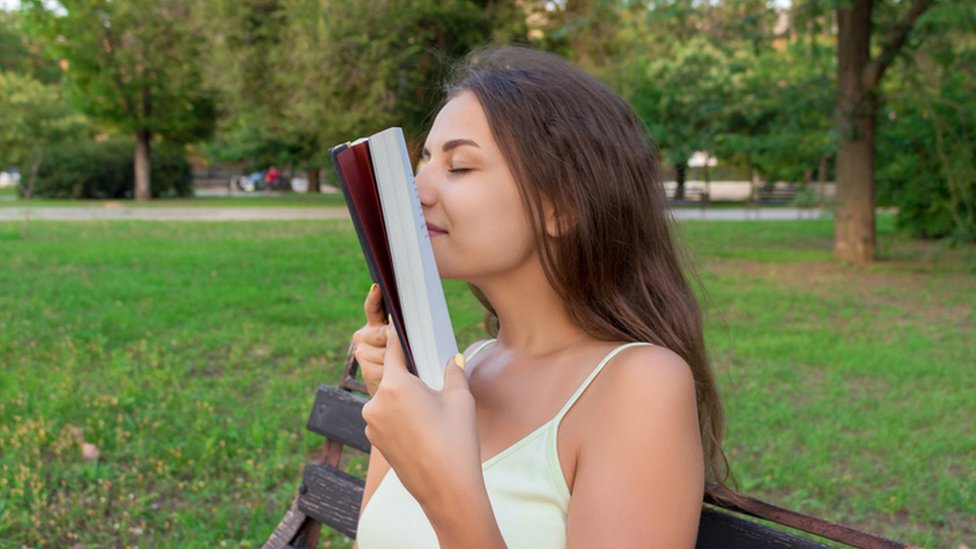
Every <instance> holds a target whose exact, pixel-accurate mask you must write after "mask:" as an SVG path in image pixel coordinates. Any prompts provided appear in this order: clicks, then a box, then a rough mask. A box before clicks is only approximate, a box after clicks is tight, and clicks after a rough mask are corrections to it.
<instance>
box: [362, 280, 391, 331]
mask: <svg viewBox="0 0 976 549" xmlns="http://www.w3.org/2000/svg"><path fill="white" fill-rule="evenodd" d="M363 311H365V313H366V324H368V325H370V326H380V325H383V324H386V317H385V316H384V315H383V293H382V292H380V287H379V286H378V285H377V284H373V285H372V286H370V287H369V293H368V294H366V302H365V303H363Z"/></svg>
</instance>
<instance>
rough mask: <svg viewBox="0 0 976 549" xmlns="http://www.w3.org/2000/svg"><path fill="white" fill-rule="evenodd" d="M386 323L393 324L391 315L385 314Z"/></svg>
mask: <svg viewBox="0 0 976 549" xmlns="http://www.w3.org/2000/svg"><path fill="white" fill-rule="evenodd" d="M386 323H387V324H393V315H386Z"/></svg>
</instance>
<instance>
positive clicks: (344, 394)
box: [264, 355, 909, 549]
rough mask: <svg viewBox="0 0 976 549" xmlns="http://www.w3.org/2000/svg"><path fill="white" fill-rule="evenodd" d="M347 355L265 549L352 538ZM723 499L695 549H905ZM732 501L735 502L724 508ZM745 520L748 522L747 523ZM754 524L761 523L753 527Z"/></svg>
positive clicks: (355, 405) (352, 391)
mask: <svg viewBox="0 0 976 549" xmlns="http://www.w3.org/2000/svg"><path fill="white" fill-rule="evenodd" d="M357 369H358V368H357V366H356V363H355V360H354V359H353V358H352V356H351V355H349V356H347V358H346V365H345V369H344V371H343V376H342V381H341V382H340V384H339V387H332V386H329V385H322V386H320V387H319V389H318V393H317V394H316V396H315V404H314V405H313V406H312V413H311V415H310V416H309V419H308V424H307V428H308V429H309V430H310V431H313V432H315V433H318V434H320V435H322V436H323V437H325V444H324V446H323V448H322V452H321V455H320V456H319V460H318V462H317V463H312V464H309V465H307V466H306V467H305V470H304V473H303V474H302V482H301V485H300V487H299V489H298V495H297V497H296V498H295V500H294V502H293V503H292V505H291V508H290V509H289V510H288V511H287V512H286V513H285V516H284V517H283V518H282V520H281V522H280V523H279V525H278V527H277V528H276V529H275V531H274V532H273V533H272V534H271V536H270V537H269V538H268V541H267V542H266V543H265V545H264V547H265V549H280V548H308V549H311V548H314V547H317V544H318V538H319V530H320V528H321V525H323V524H324V525H327V526H328V527H330V528H332V529H333V530H335V531H337V532H340V533H342V534H344V535H346V536H348V537H350V538H355V537H356V526H357V522H358V519H359V506H360V502H361V500H362V495H363V484H364V483H363V480H362V479H360V478H358V477H356V476H353V475H350V474H349V473H346V472H345V471H343V470H342V467H341V466H340V465H341V463H342V451H343V447H351V448H354V449H355V450H359V451H361V452H367V453H368V452H369V451H370V444H369V441H368V440H367V439H366V435H365V433H364V430H365V427H366V424H365V422H364V421H363V418H362V412H361V411H362V407H363V404H365V403H366V398H365V397H364V396H362V395H361V394H357V392H358V393H362V394H365V389H366V387H365V385H364V384H363V383H362V382H361V381H358V380H356V379H355V372H356V370H357ZM724 495H725V496H726V497H723V498H722V500H723V501H718V500H716V499H714V498H711V497H709V496H706V498H705V502H704V504H703V506H702V515H701V523H700V526H699V531H698V542H697V544H696V547H698V548H699V549H711V548H716V549H717V548H723V549H781V548H797V549H822V548H826V547H828V546H827V545H824V544H823V543H820V542H819V541H815V540H813V539H808V538H806V537H801V536H798V535H796V534H794V533H792V532H791V531H790V530H789V529H795V530H798V531H802V532H806V533H808V534H813V535H815V536H818V537H821V538H826V539H829V540H833V541H836V542H840V543H842V544H845V545H846V546H849V547H863V548H871V549H875V548H877V549H895V548H899V549H906V548H908V547H909V546H907V545H905V544H903V543H899V542H895V541H891V540H888V539H884V538H880V537H877V536H874V535H871V534H867V533H864V532H859V531H857V530H854V529H852V528H849V527H846V526H843V525H840V524H834V523H829V522H826V521H823V520H820V519H817V518H814V517H810V516H806V515H802V514H800V513H796V512H794V511H790V510H788V509H783V508H781V507H776V506H774V505H770V504H768V503H764V502H762V501H759V500H756V499H754V498H751V497H749V496H745V495H742V494H735V493H733V492H728V491H726V492H725V493H724ZM728 501H735V503H728ZM747 517H753V518H752V519H750V518H747ZM754 519H762V521H764V522H760V521H757V520H754Z"/></svg>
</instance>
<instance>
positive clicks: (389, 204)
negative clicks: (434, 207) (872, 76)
mask: <svg viewBox="0 0 976 549" xmlns="http://www.w3.org/2000/svg"><path fill="white" fill-rule="evenodd" d="M369 151H370V157H371V160H372V164H373V172H374V175H375V178H376V186H377V189H378V190H379V195H380V203H381V204H382V210H383V219H384V222H385V225H386V231H387V237H388V241H389V245H390V255H391V257H392V259H393V270H394V273H395V275H396V284H397V289H398V291H399V297H400V305H401V309H402V312H403V316H404V324H405V326H406V331H407V340H408V341H409V342H410V348H411V351H412V354H413V359H414V363H415V366H416V368H417V374H418V375H419V376H420V379H422V380H423V381H424V382H425V383H427V385H428V386H430V387H431V388H433V389H440V388H441V387H442V386H443V383H444V368H445V365H446V364H447V362H448V361H449V360H451V359H453V358H454V356H455V355H456V354H457V352H458V348H457V341H456V340H455V338H454V329H453V327H452V326H451V318H450V315H449V314H448V310H447V301H446V300H445V298H444V288H443V287H442V286H441V280H440V276H439V275H438V272H437V263H436V262H435V260H434V250H433V248H431V245H430V235H429V234H428V233H427V223H426V221H425V220H424V213H423V208H422V206H421V204H420V197H419V195H418V194H417V187H416V185H415V184H414V177H413V168H412V167H411V165H410V156H409V154H408V152H407V146H406V142H405V141H404V138H403V131H402V130H401V129H400V128H389V129H386V130H384V131H382V132H379V133H377V134H375V135H372V136H370V137H369Z"/></svg>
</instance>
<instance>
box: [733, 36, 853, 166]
mask: <svg viewBox="0 0 976 549" xmlns="http://www.w3.org/2000/svg"><path fill="white" fill-rule="evenodd" d="M834 57H835V52H834V48H833V47H831V46H830V45H829V44H825V43H823V42H822V41H820V40H816V39H814V40H810V41H809V42H800V41H796V42H792V43H787V44H785V47H783V48H780V49H773V48H769V49H765V50H763V51H761V52H759V53H755V54H753V53H747V52H739V53H738V55H737V58H736V62H737V66H738V72H737V74H735V75H734V78H733V80H732V82H731V83H730V85H729V86H728V88H727V89H726V90H725V92H726V93H725V95H724V99H723V105H724V108H725V110H724V112H723V113H722V116H724V124H725V127H724V128H723V130H722V131H721V133H720V134H719V135H718V136H717V138H716V139H715V142H714V143H715V144H714V147H715V150H716V152H717V154H718V156H719V157H721V158H724V159H727V160H729V161H731V162H733V163H735V164H739V165H745V166H750V167H751V168H752V169H754V170H755V171H756V172H757V174H758V175H759V176H760V178H762V179H763V180H765V181H767V182H772V181H794V182H797V181H804V180H806V179H807V177H808V176H810V175H811V174H812V172H813V171H814V170H816V169H817V168H818V164H819V163H820V159H821V157H825V156H826V157H832V156H833V152H834V151H833V149H834V139H833V132H832V120H831V112H832V110H833V102H834V88H835V83H834V77H833V73H834V72H835V68H834V64H835V60H834Z"/></svg>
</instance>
